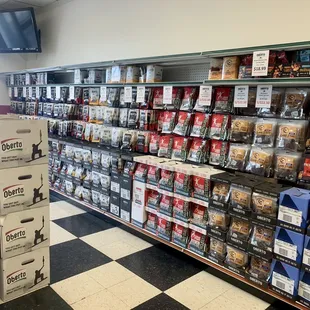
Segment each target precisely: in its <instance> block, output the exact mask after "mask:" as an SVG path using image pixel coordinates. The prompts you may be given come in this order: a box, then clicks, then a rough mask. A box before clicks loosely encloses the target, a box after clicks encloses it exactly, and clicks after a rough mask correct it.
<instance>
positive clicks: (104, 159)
mask: <svg viewBox="0 0 310 310" xmlns="http://www.w3.org/2000/svg"><path fill="white" fill-rule="evenodd" d="M111 163H112V159H111V155H109V154H107V153H101V160H100V164H101V167H103V168H107V169H108V168H110V167H111Z"/></svg>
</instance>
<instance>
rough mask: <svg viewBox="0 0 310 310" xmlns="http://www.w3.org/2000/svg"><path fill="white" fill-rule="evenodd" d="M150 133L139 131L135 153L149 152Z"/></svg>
mask: <svg viewBox="0 0 310 310" xmlns="http://www.w3.org/2000/svg"><path fill="white" fill-rule="evenodd" d="M149 143H150V133H149V132H145V131H139V132H138V135H137V146H136V151H137V152H139V153H145V154H147V153H148V152H149Z"/></svg>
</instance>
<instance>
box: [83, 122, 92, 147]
mask: <svg viewBox="0 0 310 310" xmlns="http://www.w3.org/2000/svg"><path fill="white" fill-rule="evenodd" d="M92 131H93V124H90V123H86V126H85V132H84V140H85V141H89V142H90V141H91V139H92Z"/></svg>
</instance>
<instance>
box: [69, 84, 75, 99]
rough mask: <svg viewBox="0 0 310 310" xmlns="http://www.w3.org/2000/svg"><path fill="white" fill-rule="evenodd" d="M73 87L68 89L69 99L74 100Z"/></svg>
mask: <svg viewBox="0 0 310 310" xmlns="http://www.w3.org/2000/svg"><path fill="white" fill-rule="evenodd" d="M74 95H75V94H74V86H70V87H69V99H70V100H74Z"/></svg>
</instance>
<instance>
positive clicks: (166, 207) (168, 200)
mask: <svg viewBox="0 0 310 310" xmlns="http://www.w3.org/2000/svg"><path fill="white" fill-rule="evenodd" d="M172 208H173V197H170V196H167V195H161V197H160V202H159V209H158V211H159V212H160V213H162V214H166V215H168V216H172Z"/></svg>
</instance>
